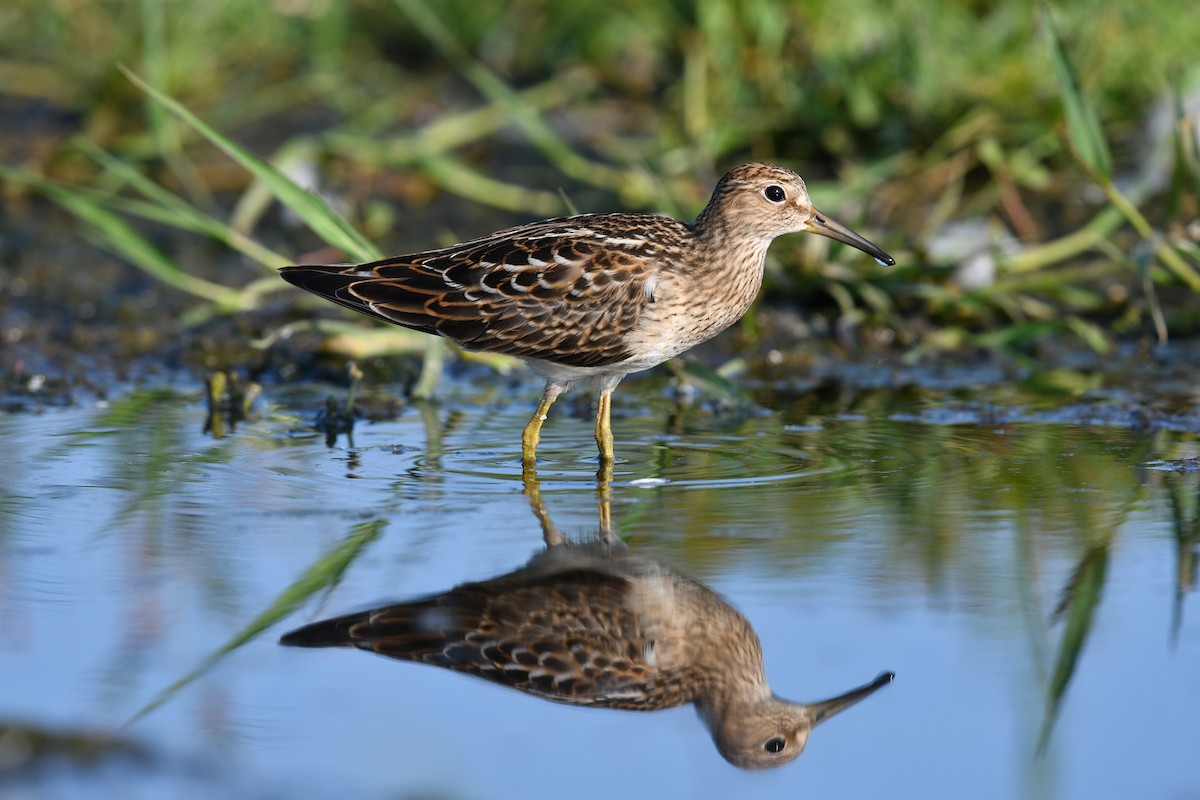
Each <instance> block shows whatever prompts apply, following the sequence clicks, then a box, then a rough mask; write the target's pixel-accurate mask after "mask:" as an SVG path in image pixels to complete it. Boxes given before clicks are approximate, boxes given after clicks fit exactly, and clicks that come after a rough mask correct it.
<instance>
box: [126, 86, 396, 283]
mask: <svg viewBox="0 0 1200 800" xmlns="http://www.w3.org/2000/svg"><path fill="white" fill-rule="evenodd" d="M120 69H121V71H122V72H123V73H124V74H125V77H127V78H129V80H131V81H132V82H133V83H134V84H135V85H136V86H137V87H138V88H139V89H141V90H142V91H144V92H145V93H146V94H148V95H150V97H152V98H154V99H155V100H156V101H157V102H159V103H161V104H162V105H163V106H165V107H166V108H167V109H168V110H169V111H170V112H171V113H172V114H174V115H175V116H177V117H179V118H180V119H181V120H183V121H184V122H185V123H187V124H188V125H189V126H190V127H192V128H193V129H194V130H196V131H197V132H198V133H200V134H201V135H202V136H204V138H206V139H208V140H209V141H210V142H212V143H213V144H214V145H216V146H217V147H218V148H220V149H221V150H222V151H223V152H224V153H225V154H226V155H228V156H229V157H230V158H232V159H233V160H234V161H236V162H238V163H239V164H241V165H242V166H243V167H244V168H245V169H246V170H247V171H249V172H250V173H251V174H252V175H254V177H255V178H257V179H258V180H260V181H262V182H263V184H265V185H266V186H267V188H269V189H270V190H271V193H272V194H274V195H275V197H277V198H278V199H279V202H281V203H283V204H284V205H285V206H287V207H288V208H290V209H291V210H292V211H293V212H295V214H296V215H297V216H298V217H300V219H302V220H304V223H305V224H306V225H308V226H309V227H310V228H312V230H313V231H314V232H315V233H316V234H317V235H318V236H320V237H321V238H322V239H323V240H325V241H326V242H327V243H329V244H330V245H332V246H334V247H337V248H338V249H340V250H342V251H343V252H345V253H346V254H347V255H348V256H350V257H351V258H353V259H355V260H358V261H374V260H377V259H380V258H382V257H383V253H382V252H381V251H380V250H379V249H378V248H376V247H375V245H373V244H371V242H369V241H367V239H366V238H365V237H364V236H363V235H362V234H361V233H359V232H358V231H357V230H355V229H354V227H353V226H351V225H350V224H349V223H348V222H346V220H345V219H344V218H343V217H342V216H341V215H339V214H338V213H336V212H335V211H334V210H333V209H331V208H330V207H329V206H328V204H326V202H325V201H324V200H323V199H321V197H320V196H319V195H317V194H315V193H313V192H309V191H306V190H304V189H302V188H300V187H299V186H297V185H296V184H295V183H294V182H293V181H292V180H291V179H290V178H288V177H287V176H286V175H284V174H283V173H282V172H280V171H279V170H278V169H276V168H275V167H274V166H272V165H271V164H269V163H267V162H266V161H264V160H263V159H261V158H259V157H258V156H256V155H254V154H253V153H251V152H250V151H249V150H247V149H246V148H244V147H242V146H241V145H239V144H237V143H235V142H233V141H232V140H230V139H229V138H227V137H225V136H224V135H222V134H221V133H219V132H218V131H217V130H216V129H215V128H213V127H212V126H211V125H209V124H208V123H206V122H205V121H204V120H202V119H200V118H199V117H197V116H196V115H195V114H193V113H192V112H191V111H189V110H188V109H187V108H185V107H184V106H183V104H181V103H180V102H178V101H177V100H175V99H174V98H172V97H169V96H167V95H165V94H163V93H162V92H160V91H159V90H157V89H155V88H154V87H153V86H151V85H150V84H148V83H146V82H145V81H144V80H142V79H141V78H139V77H138V76H137V75H135V74H134V73H133V72H132V71H131V70H129V69H128V68H126V67H124V66H122V67H120Z"/></svg>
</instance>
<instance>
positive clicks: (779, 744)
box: [763, 186, 787, 753]
mask: <svg viewBox="0 0 1200 800" xmlns="http://www.w3.org/2000/svg"><path fill="white" fill-rule="evenodd" d="M771 188H772V189H778V188H779V187H778V186H772V187H771ZM785 747H787V740H785V739H784V738H783V737H782V736H772V737H771V738H770V739H767V743H766V744H764V745H763V750H766V751H767V752H768V753H778V752H779V751H780V750H782V749H783V748H785Z"/></svg>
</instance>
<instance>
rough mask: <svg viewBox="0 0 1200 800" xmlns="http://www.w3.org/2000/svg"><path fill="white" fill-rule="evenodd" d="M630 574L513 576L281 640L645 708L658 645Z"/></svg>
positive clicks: (553, 696) (569, 697) (565, 698)
mask: <svg viewBox="0 0 1200 800" xmlns="http://www.w3.org/2000/svg"><path fill="white" fill-rule="evenodd" d="M628 588H629V583H628V579H626V578H623V577H620V576H617V575H612V574H605V573H602V572H597V571H594V570H588V569H579V570H565V571H558V572H555V573H553V574H548V575H547V574H542V575H531V574H528V573H524V574H523V573H521V572H518V573H515V574H514V575H512V576H505V577H501V578H496V579H494V580H491V581H486V582H482V583H467V584H463V585H461V586H458V587H456V588H454V589H452V590H450V591H448V592H445V593H442V594H439V595H434V596H431V597H428V598H425V599H422V600H417V601H414V602H411V603H403V604H398V605H392V606H385V607H383V608H378V609H374V610H371V611H366V612H361V613H358V614H352V615H348V616H345V617H340V618H337V619H331V620H325V621H323V622H317V623H313V624H312V625H309V626H306V627H304V628H301V629H299V630H297V631H293V632H291V633H289V634H287V635H286V636H285V637H284V638H283V639H282V640H281V641H282V643H283V644H287V645H296V646H302V647H339V646H340V647H356V648H359V649H362V650H369V651H373V652H376V653H379V654H381V655H385V656H389V657H391V658H397V659H401V660H405V661H415V662H419V663H424V664H432V665H435V666H440V667H444V668H447V669H451V670H454V671H456V672H465V673H469V674H472V675H477V676H479V677H481V678H484V679H486V680H489V681H492V682H493V683H498V684H502V685H504V686H509V687H512V688H515V689H519V690H521V691H524V692H527V693H530V694H534V695H538V696H540V697H544V698H547V699H550V700H557V701H560V702H567V703H573V704H582V705H603V706H609V707H623V708H634V709H637V708H644V707H647V705H648V704H649V703H650V702H651V701H650V699H648V695H649V694H650V693H651V691H652V689H653V687H654V685H655V684H656V683H658V682H662V681H666V680H668V678H667V676H663V675H661V674H659V672H658V670H657V668H656V665H655V653H654V642H653V641H651V640H649V639H648V638H647V637H646V636H645V633H644V631H643V629H642V625H641V620H640V619H639V617H638V615H637V613H636V612H635V611H634V610H633V609H631V608H629V607H628V605H627V601H628V596H627V592H628Z"/></svg>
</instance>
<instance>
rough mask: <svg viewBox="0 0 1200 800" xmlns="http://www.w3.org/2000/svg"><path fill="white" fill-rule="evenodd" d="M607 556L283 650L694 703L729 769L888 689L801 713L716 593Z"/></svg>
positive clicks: (748, 631) (562, 551)
mask: <svg viewBox="0 0 1200 800" xmlns="http://www.w3.org/2000/svg"><path fill="white" fill-rule="evenodd" d="M610 547H611V545H607V544H596V545H584V546H577V545H558V546H554V547H551V548H549V549H548V550H547V551H545V552H544V553H540V554H538V555H537V556H535V557H534V558H533V559H532V560H531V561H530V562H529V564H527V565H526V566H525V567H523V568H521V569H519V570H517V571H515V572H512V573H509V574H507V575H503V576H500V577H498V578H494V579H492V580H489V581H483V582H480V583H466V584H463V585H461V586H458V587H456V588H454V589H451V590H450V591H448V592H444V593H442V594H437V595H432V596H430V597H426V598H423V599H420V600H414V601H412V602H408V603H401V604H397V605H390V606H385V607H382V608H377V609H373V610H370V611H364V612H361V613H357V614H350V615H347V616H343V617H338V618H335V619H329V620H325V621H322V622H315V623H313V624H311V625H307V626H305V627H303V628H300V629H298V630H295V631H292V632H291V633H288V634H286V635H285V636H284V637H283V638H282V639H281V640H280V642H281V643H282V644H285V645H293V646H299V647H355V648H358V649H360V650H368V651H372V652H375V653H379V654H381V655H385V656H388V657H390V658H396V659H401V660H405V661H414V662H417V663H421V664H431V665H434V666H439V667H444V668H446V669H451V670H454V671H456V672H465V673H468V674H471V675H476V676H479V677H481V678H484V679H486V680H489V681H492V682H493V683H498V684H501V685H503V686H508V687H511V688H514V689H519V690H520V691H523V692H526V693H528V694H532V695H536V696H538V697H542V698H545V699H547V700H554V701H557V702H563V703H571V704H574V705H585V706H597V707H604V708H620V709H632V710H639V711H646V710H653V709H660V708H671V707H674V706H679V705H683V704H686V703H694V704H695V705H696V708H697V710H698V711H699V713H700V715H701V717H702V718H703V719H704V721H705V722H706V723H707V725H708V727H709V730H710V731H711V732H712V736H713V740H714V742H715V743H716V745H717V748H718V750H720V752H721V754H722V755H723V756H725V758H726V759H728V760H729V761H730V762H732V763H734V764H736V765H737V766H740V767H748V768H761V767H771V766H778V765H780V764H784V763H787V762H788V761H791V760H792V759H794V758H795V757H796V756H797V755H799V753H800V751H801V750H802V749H803V748H804V745H805V743H806V742H807V740H808V735H809V731H810V730H811V729H812V727H813V725H815V724H817V723H818V722H820V721H821V720H823V719H826V718H828V717H830V716H832V715H834V714H836V713H838V712H839V711H841V710H843V709H845V708H847V707H849V706H850V705H853V704H854V703H856V702H858V701H859V700H861V699H862V698H863V697H866V696H867V695H868V694H870V693H871V692H873V691H874V690H875V689H877V688H879V687H880V686H882V685H884V684H885V683H887V682H889V681H890V680H891V674H890V673H885V674H884V675H881V676H880V677H879V678H876V680H875V681H874V682H872V683H871V684H868V685H867V686H864V687H860V688H859V689H855V690H853V691H852V692H849V693H847V694H845V695H841V696H839V697H836V698H833V699H831V700H827V701H824V702H821V703H815V704H812V705H801V704H797V703H791V702H788V701H786V700H782V699H780V698H777V697H775V696H774V695H773V694H772V693H771V689H770V687H769V686H768V684H767V680H766V677H765V675H764V673H763V661H762V649H761V647H760V645H759V640H758V636H757V635H756V634H755V633H754V630H753V629H752V628H751V627H750V624H749V623H748V622H747V621H746V619H745V618H744V617H742V615H741V614H739V613H738V612H737V611H735V610H734V609H733V608H732V607H731V606H730V605H729V604H728V603H726V602H725V601H724V600H723V599H722V598H721V597H720V596H719V595H717V594H715V593H714V592H712V591H711V590H709V589H708V588H706V587H704V586H703V585H701V584H699V583H697V582H695V581H693V580H692V579H690V578H687V577H685V576H683V575H680V574H679V573H677V572H675V571H674V570H672V569H670V568H669V567H667V566H665V565H663V564H662V563H660V562H658V561H655V560H652V559H648V558H639V557H635V556H632V555H630V554H629V553H628V552H627V551H625V550H623V549H621V550H618V551H617V552H615V553H614V552H612V551H610V550H609V548H610Z"/></svg>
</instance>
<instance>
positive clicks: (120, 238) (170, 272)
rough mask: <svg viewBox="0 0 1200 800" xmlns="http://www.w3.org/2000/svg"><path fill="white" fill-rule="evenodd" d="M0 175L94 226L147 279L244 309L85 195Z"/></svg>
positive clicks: (9, 172)
mask: <svg viewBox="0 0 1200 800" xmlns="http://www.w3.org/2000/svg"><path fill="white" fill-rule="evenodd" d="M0 175H2V176H3V177H4V178H5V179H6V180H12V181H18V182H21V183H25V184H27V185H29V186H33V187H34V188H36V189H37V190H38V191H39V192H41V193H42V194H44V195H45V196H46V197H48V198H49V199H51V200H53V201H54V202H55V203H58V205H60V206H62V207H63V208H64V209H66V210H67V211H69V212H71V213H72V214H74V215H75V216H76V217H78V218H79V219H80V220H82V221H84V222H86V223H88V224H89V225H91V226H92V228H93V229H95V231H96V232H97V233H98V234H99V235H100V239H101V241H102V242H103V243H104V245H105V246H106V247H108V248H109V249H110V250H112V251H113V252H114V253H116V254H117V255H119V256H121V257H122V258H125V259H128V260H129V261H131V262H132V263H133V264H134V265H135V266H136V267H138V268H139V269H141V270H142V271H143V272H145V273H146V274H147V275H150V276H151V277H153V278H155V279H157V280H160V281H162V282H163V283H165V284H167V285H168V286H171V287H174V288H176V289H179V290H181V291H184V292H187V293H188V294H192V295H195V296H196V297H202V298H204V299H206V300H211V301H213V302H214V303H217V304H219V305H221V306H224V307H229V308H238V307H240V306H241V305H243V301H242V298H241V294H240V293H239V292H238V291H237V290H236V289H230V288H228V287H226V286H221V285H220V284H216V283H212V282H211V281H206V280H204V279H203V278H197V277H194V276H192V275H189V274H187V273H186V272H184V271H183V270H181V269H180V268H179V266H178V265H177V264H176V263H175V262H173V261H172V260H171V259H169V258H167V256H165V255H163V253H162V251H160V250H159V249H158V248H157V247H155V246H154V245H152V244H150V242H149V241H148V240H147V239H146V238H145V237H144V236H142V235H141V234H140V233H138V232H137V231H135V230H134V229H133V228H132V227H130V226H129V225H128V224H127V223H126V222H125V221H124V220H122V219H121V218H120V217H118V216H117V215H115V214H113V213H112V212H111V211H109V210H108V209H106V208H104V207H103V206H102V205H100V204H99V203H98V202H96V201H95V200H93V199H92V198H90V197H88V196H87V195H86V194H84V193H82V192H77V191H73V190H71V189H67V188H65V187H62V186H59V185H57V184H54V183H50V182H49V181H46V180H43V179H41V178H39V177H37V176H35V175H30V174H28V173H25V172H22V171H20V170H14V169H10V168H8V167H5V166H3V165H0Z"/></svg>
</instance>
